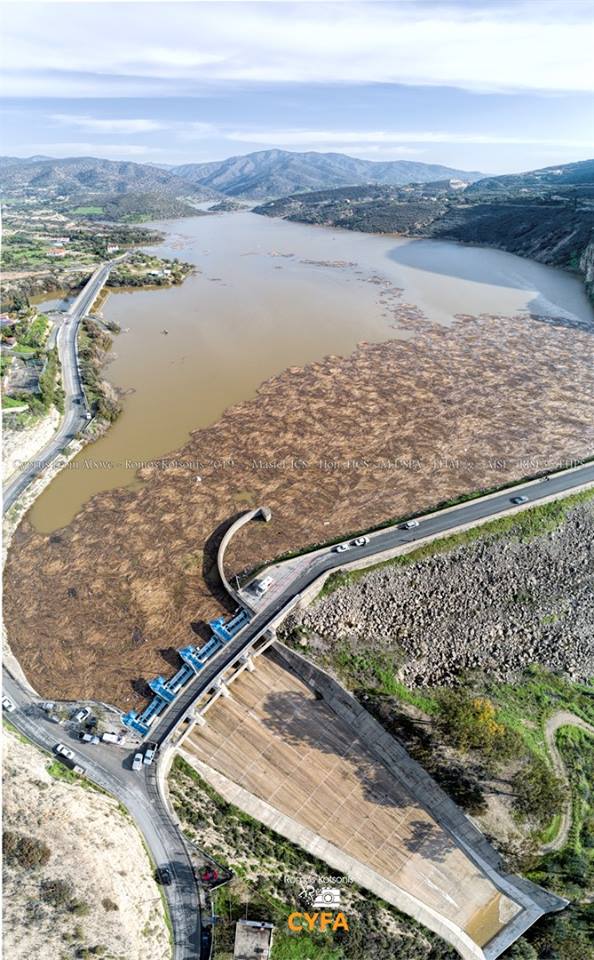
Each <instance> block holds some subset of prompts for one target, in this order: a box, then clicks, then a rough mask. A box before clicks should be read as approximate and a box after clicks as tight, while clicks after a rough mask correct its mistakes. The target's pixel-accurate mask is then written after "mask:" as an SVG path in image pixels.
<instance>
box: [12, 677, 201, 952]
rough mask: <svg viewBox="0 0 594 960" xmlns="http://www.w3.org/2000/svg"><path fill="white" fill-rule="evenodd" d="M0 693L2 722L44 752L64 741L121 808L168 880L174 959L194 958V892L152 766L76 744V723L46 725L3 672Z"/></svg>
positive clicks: (126, 753)
mask: <svg viewBox="0 0 594 960" xmlns="http://www.w3.org/2000/svg"><path fill="white" fill-rule="evenodd" d="M3 690H4V693H5V694H7V695H8V696H9V697H10V699H11V700H12V702H13V703H14V704H15V705H16V708H17V709H16V710H15V711H14V713H11V714H9V715H8V719H9V720H10V722H11V723H12V724H14V726H15V727H17V729H18V730H20V731H21V732H22V733H24V734H25V735H26V736H27V737H28V738H29V739H30V740H32V741H33V742H34V743H36V744H37V745H38V746H39V747H41V748H43V749H45V750H47V751H48V752H50V753H52V752H53V751H54V748H55V746H56V744H57V743H59V742H62V743H65V744H66V745H67V746H68V747H70V748H71V749H72V750H73V751H74V754H75V758H76V760H77V762H79V763H81V765H82V766H84V767H85V769H86V774H87V776H88V778H89V779H90V780H92V781H93V782H94V783H96V784H98V786H100V787H103V788H104V789H105V790H107V791H108V792H109V793H110V794H112V795H113V796H114V797H116V798H117V799H118V800H119V801H120V802H121V803H123V804H124V805H125V807H126V808H127V810H128V811H129V813H130V815H131V816H132V817H133V818H134V821H135V822H136V824H137V826H138V828H139V829H140V831H141V833H142V834H143V836H144V838H145V840H146V843H147V846H148V848H149V850H150V852H151V855H152V857H153V860H154V861H155V863H156V864H157V866H165V865H167V866H168V867H169V869H170V871H171V874H172V876H173V883H172V884H171V885H170V886H166V887H163V890H164V892H165V895H166V897H167V902H168V905H169V911H170V916H171V922H172V926H173V931H174V950H173V957H174V960H199V958H200V940H201V925H200V903H199V899H198V888H197V884H196V880H195V878H194V872H193V869H192V865H191V863H190V858H189V855H188V851H187V849H186V847H185V844H184V841H183V839H182V835H181V833H180V832H179V830H178V829H177V826H176V824H175V822H174V819H173V817H172V815H171V814H170V812H169V810H168V807H167V804H166V802H165V800H164V799H163V797H162V795H161V792H160V790H159V788H158V784H157V769H156V768H155V767H154V766H152V767H143V769H142V770H141V771H138V772H135V771H133V770H132V759H133V755H134V754H133V752H130V750H129V749H122V748H121V747H118V746H116V745H115V744H107V743H105V744H104V743H101V744H98V745H92V744H87V743H81V742H80V741H79V740H78V736H77V734H78V731H79V729H80V728H79V727H78V726H77V725H76V724H74V723H67V724H66V725H65V726H60V725H59V724H57V723H54V722H52V721H51V720H50V719H49V718H48V716H47V714H46V712H45V711H44V710H42V709H41V707H40V703H41V702H42V701H40V700H38V699H37V698H34V697H32V696H31V694H30V692H29V691H28V690H26V689H25V688H23V687H22V686H21V685H20V684H19V683H18V682H17V681H16V680H15V679H14V678H13V677H11V676H10V674H9V673H7V671H6V670H4V672H3Z"/></svg>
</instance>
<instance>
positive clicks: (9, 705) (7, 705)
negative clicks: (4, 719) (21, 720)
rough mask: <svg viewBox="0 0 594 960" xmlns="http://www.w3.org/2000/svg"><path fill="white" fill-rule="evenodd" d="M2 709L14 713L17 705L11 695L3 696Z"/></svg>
mask: <svg viewBox="0 0 594 960" xmlns="http://www.w3.org/2000/svg"><path fill="white" fill-rule="evenodd" d="M2 709H3V710H6V712H7V713H14V711H15V710H16V707H15V705H14V703H13V702H12V700H11V699H10V697H2Z"/></svg>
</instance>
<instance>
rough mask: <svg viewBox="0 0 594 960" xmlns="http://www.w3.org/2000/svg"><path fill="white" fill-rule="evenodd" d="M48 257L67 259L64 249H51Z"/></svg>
mask: <svg viewBox="0 0 594 960" xmlns="http://www.w3.org/2000/svg"><path fill="white" fill-rule="evenodd" d="M47 255H48V257H65V256H66V251H65V250H64V247H50V248H49V250H48V251H47Z"/></svg>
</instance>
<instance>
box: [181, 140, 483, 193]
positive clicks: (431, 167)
mask: <svg viewBox="0 0 594 960" xmlns="http://www.w3.org/2000/svg"><path fill="white" fill-rule="evenodd" d="M172 172H173V173H176V174H178V175H179V176H181V177H182V178H183V179H184V180H187V181H189V182H191V183H195V184H200V185H201V186H204V187H210V188H211V189H213V190H217V191H218V192H220V193H224V194H226V195H227V196H230V197H246V198H250V199H256V200H258V199H265V198H270V197H282V196H286V195H287V194H290V193H302V192H306V191H311V190H321V189H328V188H334V187H342V186H349V185H352V184H361V183H382V184H395V185H399V184H405V183H412V182H418V183H421V182H424V181H427V180H441V179H445V178H452V177H455V178H460V179H463V180H464V181H465V182H467V183H471V182H473V181H474V180H476V179H478V178H479V177H481V176H482V174H480V173H477V172H468V171H464V170H454V169H451V168H450V167H443V166H440V165H439V164H431V163H416V162H413V161H410V160H391V161H387V162H377V161H372V160H358V159H356V158H355V157H348V156H346V155H345V154H342V153H314V152H310V153H292V152H290V151H288V150H261V151H259V152H257V153H249V154H247V155H246V156H242V157H230V158H229V159H228V160H222V161H220V162H214V163H186V164H182V165H181V166H178V167H173V168H172Z"/></svg>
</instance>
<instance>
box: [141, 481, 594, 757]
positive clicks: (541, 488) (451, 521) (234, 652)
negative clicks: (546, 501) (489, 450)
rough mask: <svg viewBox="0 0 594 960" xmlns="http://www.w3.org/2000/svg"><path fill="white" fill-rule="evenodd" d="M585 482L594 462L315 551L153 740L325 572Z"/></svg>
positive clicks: (167, 732)
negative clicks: (342, 549) (341, 549)
mask: <svg viewBox="0 0 594 960" xmlns="http://www.w3.org/2000/svg"><path fill="white" fill-rule="evenodd" d="M585 483H594V463H587V464H584V465H583V466H582V467H579V468H578V469H576V470H570V471H565V472H563V473H558V474H553V475H551V476H550V479H549V480H539V481H531V482H529V483H526V484H522V485H519V486H514V487H511V488H509V489H507V490H504V491H502V492H501V493H499V494H496V495H494V496H493V495H492V496H487V497H481V498H480V499H476V500H471V501H469V502H468V503H467V504H464V505H463V506H460V507H458V508H456V509H455V510H451V509H450V510H441V511H439V512H436V513H433V514H429V515H427V516H426V517H419V526H418V527H417V528H415V529H414V530H402V529H401V528H400V527H390V528H388V529H386V530H382V531H379V532H378V533H375V534H372V535H371V537H370V541H369V543H368V544H366V545H365V546H364V547H357V548H354V549H352V550H350V551H348V552H347V553H336V552H335V550H334V549H333V548H332V547H329V548H327V549H326V550H322V551H316V553H315V554H313V555H312V559H311V562H310V563H309V564H308V565H305V566H304V567H301V568H300V569H299V570H298V571H297V572H296V575H295V577H294V578H293V579H292V580H291V581H289V583H288V585H287V586H286V587H285V589H284V590H283V591H282V592H281V593H279V594H278V595H277V596H275V598H274V599H273V600H272V601H271V602H270V603H269V604H268V605H267V606H265V607H264V609H262V610H261V612H259V613H257V614H256V616H255V617H254V618H253V619H252V620H251V621H250V623H249V624H248V625H247V626H246V627H244V628H243V630H240V632H239V633H238V634H237V635H236V636H235V637H234V638H233V639H232V640H231V641H230V642H229V643H228V644H227V646H226V647H224V648H223V650H222V651H221V653H220V654H219V656H217V657H215V658H213V660H211V661H210V662H209V663H208V665H207V666H206V667H205V668H204V670H202V671H201V672H200V673H199V674H198V675H197V677H196V679H195V680H193V681H192V682H191V683H189V684H188V686H187V687H186V688H185V689H184V690H183V691H182V693H181V694H180V695H179V696H178V698H177V699H176V700H175V702H174V703H173V704H172V705H171V706H170V707H169V708H168V709H167V711H166V712H165V713H164V714H163V715H162V717H161V719H160V721H159V723H158V724H157V725H156V726H155V727H154V728H153V729H152V730H151V733H150V737H151V739H153V740H157V741H158V742H159V743H163V742H164V741H165V740H167V739H168V738H169V737H171V735H172V733H173V732H174V730H175V728H176V727H177V725H178V724H179V723H180V721H181V720H183V718H184V717H185V716H186V714H187V713H188V711H189V710H190V709H191V707H192V704H193V702H194V701H195V700H197V699H198V698H199V697H200V696H202V694H203V693H204V692H205V691H207V690H208V689H209V688H210V687H212V686H213V684H214V683H215V682H216V681H217V679H218V678H219V677H220V675H221V674H222V673H224V671H225V670H226V669H227V667H229V666H230V665H231V664H233V663H234V662H235V661H236V660H238V659H239V658H240V657H241V656H242V654H244V653H246V652H249V648H250V647H251V646H252V644H253V643H254V641H255V640H257V639H258V638H259V637H261V636H262V634H264V633H265V632H266V631H267V630H268V629H269V627H270V624H271V622H273V621H274V620H275V619H276V618H278V617H279V614H281V611H283V609H284V608H287V611H288V609H290V605H291V604H293V603H296V602H297V600H298V598H299V595H300V593H302V592H303V591H304V590H305V589H306V588H307V587H309V586H310V584H311V583H313V581H314V580H316V579H317V578H318V577H319V576H320V574H321V573H324V572H325V571H327V570H333V569H335V568H337V567H341V566H342V565H343V564H344V563H347V562H349V561H352V560H359V559H362V558H363V557H373V556H374V555H375V554H378V553H382V552H383V551H385V550H390V549H392V548H394V547H399V546H403V545H404V544H407V543H411V542H414V541H416V540H420V539H421V538H423V537H427V536H431V535H434V534H437V533H443V532H444V531H447V530H451V529H453V528H455V527H458V526H460V525H461V524H467V523H469V524H472V523H476V521H477V520H480V519H484V518H487V517H493V518H495V517H497V515H498V514H500V513H503V512H505V511H506V510H509V509H510V507H512V506H513V504H511V502H510V498H511V497H517V496H522V495H525V496H528V497H529V503H528V504H527V506H530V505H531V504H534V503H535V502H536V503H537V502H538V501H539V500H542V499H543V498H544V497H549V496H551V495H553V494H560V493H564V492H566V491H568V490H572V489H574V488H575V487H579V486H581V485H582V484H585Z"/></svg>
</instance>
